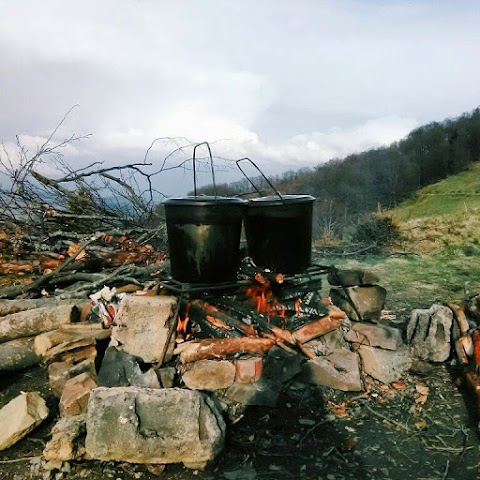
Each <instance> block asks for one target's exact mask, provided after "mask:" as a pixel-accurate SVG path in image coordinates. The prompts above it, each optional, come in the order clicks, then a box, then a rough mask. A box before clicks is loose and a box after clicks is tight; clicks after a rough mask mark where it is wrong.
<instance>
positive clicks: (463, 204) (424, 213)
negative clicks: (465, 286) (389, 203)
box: [392, 164, 480, 256]
mask: <svg viewBox="0 0 480 480" xmlns="http://www.w3.org/2000/svg"><path fill="white" fill-rule="evenodd" d="M392 212H393V214H394V216H395V218H396V219H397V220H399V223H400V230H401V232H402V234H403V236H404V239H405V241H404V242H403V244H402V245H401V247H402V248H403V249H404V250H406V251H411V252H414V253H421V254H437V253H440V252H444V253H459V254H461V255H466V256H473V255H480V164H472V165H471V166H470V167H469V168H468V170H466V171H464V172H461V173H459V174H457V175H453V176H451V177H449V178H447V179H445V180H442V181H440V182H438V183H435V184H433V185H429V186H428V187H425V188H422V189H421V190H419V191H418V192H417V193H416V194H415V196H414V197H413V198H411V199H409V200H408V201H406V202H404V203H403V204H401V205H400V206H399V207H398V208H396V209H394V210H393V211H392Z"/></svg>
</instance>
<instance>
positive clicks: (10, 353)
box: [0, 337, 40, 372]
mask: <svg viewBox="0 0 480 480" xmlns="http://www.w3.org/2000/svg"><path fill="white" fill-rule="evenodd" d="M34 338H35V337H25V338H18V339H16V340H10V341H9V342H5V343H2V344H0V372H2V371H14V370H23V369H24V368H29V367H33V366H35V365H38V364H39V363H40V357H39V356H38V355H36V354H35V352H34V350H33V342H34Z"/></svg>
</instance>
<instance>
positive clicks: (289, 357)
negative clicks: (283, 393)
mask: <svg viewBox="0 0 480 480" xmlns="http://www.w3.org/2000/svg"><path fill="white" fill-rule="evenodd" d="M303 362H304V359H303V358H302V356H301V355H298V354H297V353H293V352H292V353H290V352H287V351H285V350H284V349H283V348H280V347H276V346H275V347H273V348H271V349H270V350H269V351H268V355H267V356H266V357H265V359H264V362H263V372H262V379H265V380H270V381H271V382H276V383H280V384H281V388H283V384H284V383H286V382H288V381H289V380H291V379H292V378H293V377H295V375H298V374H299V373H300V372H301V371H302V364H303Z"/></svg>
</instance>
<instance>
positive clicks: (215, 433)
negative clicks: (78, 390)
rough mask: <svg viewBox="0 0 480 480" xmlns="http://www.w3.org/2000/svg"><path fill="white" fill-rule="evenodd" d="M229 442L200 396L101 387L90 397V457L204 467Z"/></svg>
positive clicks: (217, 418)
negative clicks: (180, 463) (226, 441)
mask: <svg viewBox="0 0 480 480" xmlns="http://www.w3.org/2000/svg"><path fill="white" fill-rule="evenodd" d="M224 440H225V423H224V421H223V419H222V417H221V415H220V413H219V412H218V410H217V409H216V407H215V406H214V404H213V402H212V401H211V400H210V399H209V398H208V397H207V396H206V395H204V394H203V393H201V392H198V391H193V390H185V389H176V388H171V389H160V390H156V389H149V388H138V387H114V388H103V387H100V388H97V389H96V390H94V391H93V392H92V395H91V397H90V402H89V405H88V414H87V438H86V444H85V447H86V451H87V456H88V457H89V458H93V459H98V460H118V461H125V462H133V463H164V464H166V463H178V462H182V463H184V464H185V465H186V466H192V465H195V466H201V465H203V464H205V463H206V462H207V461H209V460H212V459H213V458H214V457H215V456H216V455H217V454H218V453H219V452H220V451H221V450H222V448H223V445H224Z"/></svg>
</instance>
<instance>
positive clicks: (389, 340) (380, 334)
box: [345, 323, 403, 350]
mask: <svg viewBox="0 0 480 480" xmlns="http://www.w3.org/2000/svg"><path fill="white" fill-rule="evenodd" d="M345 340H347V341H348V342H352V343H360V344H361V345H368V346H370V347H380V348H385V349H387V350H397V349H398V348H399V347H401V346H402V345H403V339H402V332H401V331H400V330H399V329H398V328H393V327H387V326H383V325H372V324H368V323H355V324H353V326H352V328H351V329H350V330H349V331H348V332H347V334H346V335H345Z"/></svg>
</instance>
